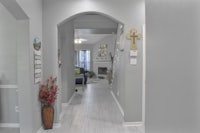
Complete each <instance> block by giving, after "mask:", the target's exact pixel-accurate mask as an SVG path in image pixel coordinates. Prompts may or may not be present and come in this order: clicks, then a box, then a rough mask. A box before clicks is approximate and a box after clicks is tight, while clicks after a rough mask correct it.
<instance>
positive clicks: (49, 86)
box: [39, 76, 58, 105]
mask: <svg viewBox="0 0 200 133" xmlns="http://www.w3.org/2000/svg"><path fill="white" fill-rule="evenodd" d="M56 80H57V78H53V77H52V76H51V77H49V78H48V79H47V81H46V83H45V84H41V85H40V87H39V89H40V91H39V100H40V102H41V103H42V104H44V105H53V104H54V103H55V100H56V98H57V91H58V86H57V85H56Z"/></svg>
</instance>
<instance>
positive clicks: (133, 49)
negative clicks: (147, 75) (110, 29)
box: [127, 28, 142, 65]
mask: <svg viewBox="0 0 200 133" xmlns="http://www.w3.org/2000/svg"><path fill="white" fill-rule="evenodd" d="M141 37H142V35H141V34H140V33H138V32H137V30H136V29H134V28H133V29H132V30H131V31H130V33H128V34H127V39H128V40H131V44H130V64H131V65H136V64H137V56H138V51H137V50H138V48H137V44H136V40H140V39H141Z"/></svg>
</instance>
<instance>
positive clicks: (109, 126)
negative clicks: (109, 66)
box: [42, 80, 143, 133]
mask: <svg viewBox="0 0 200 133" xmlns="http://www.w3.org/2000/svg"><path fill="white" fill-rule="evenodd" d="M63 110H64V116H63V120H62V122H61V127H60V128H54V129H52V130H45V131H42V133H143V127H125V126H123V117H122V115H121V114H120V111H119V109H118V107H117V104H116V103H115V101H114V99H113V98H112V96H111V94H110V90H109V89H108V83H107V81H106V80H101V81H100V82H96V83H91V84H88V85H87V86H86V88H85V89H84V91H81V90H79V91H78V92H77V93H75V95H74V97H73V99H72V101H71V103H70V104H69V105H68V106H65V107H63Z"/></svg>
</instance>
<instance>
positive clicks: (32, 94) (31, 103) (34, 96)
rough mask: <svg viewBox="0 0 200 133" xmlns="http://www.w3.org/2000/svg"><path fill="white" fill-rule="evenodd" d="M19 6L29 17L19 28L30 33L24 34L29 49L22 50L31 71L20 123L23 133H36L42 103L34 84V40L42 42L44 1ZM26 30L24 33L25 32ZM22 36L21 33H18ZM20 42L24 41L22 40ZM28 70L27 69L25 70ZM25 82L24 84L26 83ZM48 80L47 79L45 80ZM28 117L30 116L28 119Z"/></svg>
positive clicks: (30, 0)
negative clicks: (24, 51)
mask: <svg viewBox="0 0 200 133" xmlns="http://www.w3.org/2000/svg"><path fill="white" fill-rule="evenodd" d="M16 1H17V3H18V4H19V6H20V7H21V8H22V9H23V11H24V12H25V13H26V15H27V16H28V17H29V20H28V22H21V23H20V24H19V27H21V26H22V31H21V32H23V33H24V32H28V36H26V34H23V35H24V37H28V40H27V41H28V42H27V44H26V45H28V46H27V48H23V47H21V50H22V52H23V50H26V51H27V53H24V56H26V57H27V59H26V60H24V61H26V63H28V64H26V65H29V69H30V70H27V72H28V75H29V76H28V75H27V78H26V80H27V88H26V90H24V92H25V93H26V94H24V93H22V94H21V96H23V94H24V95H26V96H25V97H27V96H28V97H27V98H28V99H26V100H22V99H21V105H23V106H21V108H22V109H21V110H24V112H23V113H24V114H23V115H24V116H21V117H20V121H22V122H23V124H21V127H20V128H21V133H23V132H36V131H37V130H38V129H39V128H40V127H41V113H40V112H41V108H40V102H39V101H38V90H39V89H38V88H39V86H38V85H35V84H34V65H33V39H34V38H35V37H39V38H40V39H41V41H42V0H16ZM22 23H24V26H28V31H26V29H23V24H22ZM23 30H24V31H23ZM18 34H20V33H18ZM19 41H22V40H21V39H20V40H19ZM42 45H43V43H42ZM25 70H26V69H25ZM26 80H24V82H25V81H26ZM45 80H46V79H45ZM26 115H27V116H28V118H30V119H27V118H26Z"/></svg>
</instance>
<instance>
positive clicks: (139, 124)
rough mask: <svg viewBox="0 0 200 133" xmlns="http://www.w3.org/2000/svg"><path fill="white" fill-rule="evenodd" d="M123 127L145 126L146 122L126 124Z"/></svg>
mask: <svg viewBox="0 0 200 133" xmlns="http://www.w3.org/2000/svg"><path fill="white" fill-rule="evenodd" d="M123 126H126V127H138V126H144V122H124V123H123Z"/></svg>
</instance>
